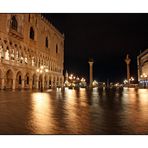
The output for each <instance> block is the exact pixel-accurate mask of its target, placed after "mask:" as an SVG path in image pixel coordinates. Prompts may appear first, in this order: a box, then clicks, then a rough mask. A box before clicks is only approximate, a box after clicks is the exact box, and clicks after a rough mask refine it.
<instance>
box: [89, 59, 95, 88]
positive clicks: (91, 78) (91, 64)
mask: <svg viewBox="0 0 148 148" xmlns="http://www.w3.org/2000/svg"><path fill="white" fill-rule="evenodd" d="M88 63H89V86H90V87H92V82H93V63H94V62H93V60H92V59H91V60H89V62H88Z"/></svg>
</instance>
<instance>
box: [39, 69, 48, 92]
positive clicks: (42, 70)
mask: <svg viewBox="0 0 148 148" xmlns="http://www.w3.org/2000/svg"><path fill="white" fill-rule="evenodd" d="M36 71H37V73H40V74H41V75H44V74H45V73H47V72H48V71H49V70H48V68H47V67H46V66H40V68H38V69H37V70H36ZM43 89H44V88H43V77H41V92H43Z"/></svg>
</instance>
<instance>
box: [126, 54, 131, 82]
mask: <svg viewBox="0 0 148 148" xmlns="http://www.w3.org/2000/svg"><path fill="white" fill-rule="evenodd" d="M130 62H131V59H130V58H129V55H128V54H127V55H126V59H125V63H126V64H127V81H128V84H129V83H130Z"/></svg>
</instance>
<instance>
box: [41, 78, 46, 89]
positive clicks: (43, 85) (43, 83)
mask: <svg viewBox="0 0 148 148" xmlns="http://www.w3.org/2000/svg"><path fill="white" fill-rule="evenodd" d="M41 84H42V88H43V89H44V88H45V77H44V75H42V83H41Z"/></svg>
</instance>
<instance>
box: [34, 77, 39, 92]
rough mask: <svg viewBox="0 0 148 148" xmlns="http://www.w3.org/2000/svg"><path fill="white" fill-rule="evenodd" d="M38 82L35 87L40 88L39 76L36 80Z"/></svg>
mask: <svg viewBox="0 0 148 148" xmlns="http://www.w3.org/2000/svg"><path fill="white" fill-rule="evenodd" d="M35 83H36V84H35V85H36V86H35V88H36V89H39V77H38V76H37V78H36V82H35Z"/></svg>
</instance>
